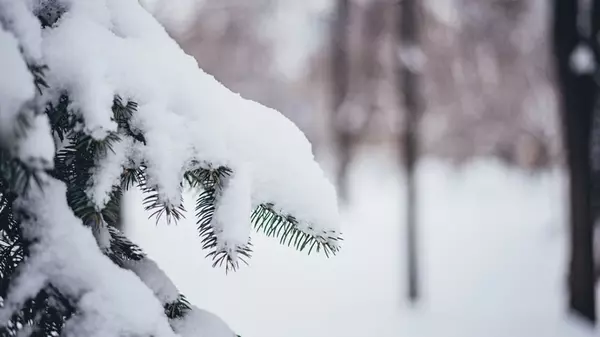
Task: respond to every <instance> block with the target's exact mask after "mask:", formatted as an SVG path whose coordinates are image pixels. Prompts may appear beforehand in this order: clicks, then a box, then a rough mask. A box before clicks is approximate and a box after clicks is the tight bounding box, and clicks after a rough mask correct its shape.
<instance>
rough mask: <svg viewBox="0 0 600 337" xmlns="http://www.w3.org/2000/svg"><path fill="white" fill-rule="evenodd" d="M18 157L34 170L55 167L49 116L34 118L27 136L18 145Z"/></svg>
mask: <svg viewBox="0 0 600 337" xmlns="http://www.w3.org/2000/svg"><path fill="white" fill-rule="evenodd" d="M18 157H19V159H20V160H21V161H22V162H23V163H25V164H26V165H28V166H29V167H30V168H33V169H39V170H42V169H51V168H52V167H54V139H53V138H52V133H51V130H50V121H49V120H48V116H47V115H45V114H43V115H38V116H35V117H33V121H32V123H31V125H30V126H29V127H28V128H27V131H26V133H25V136H24V137H23V139H22V140H20V142H19V143H18Z"/></svg>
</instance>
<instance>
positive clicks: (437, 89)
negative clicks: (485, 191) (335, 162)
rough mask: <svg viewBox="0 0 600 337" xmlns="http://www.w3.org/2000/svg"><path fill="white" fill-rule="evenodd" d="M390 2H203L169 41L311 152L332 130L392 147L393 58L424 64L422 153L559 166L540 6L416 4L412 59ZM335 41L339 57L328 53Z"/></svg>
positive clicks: (509, 0)
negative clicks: (286, 126)
mask: <svg viewBox="0 0 600 337" xmlns="http://www.w3.org/2000/svg"><path fill="white" fill-rule="evenodd" d="M394 3H395V1H394V0H342V1H337V2H336V1H328V0H304V1H296V0H277V1H276V0H253V1H246V0H204V1H202V2H201V5H199V13H200V14H199V15H198V16H197V17H195V18H194V20H193V21H194V22H193V23H190V24H191V25H192V28H190V29H188V30H186V32H185V33H182V34H180V35H179V36H177V39H178V40H179V41H180V43H181V44H182V46H183V48H184V49H186V51H188V53H190V54H191V55H193V56H195V57H196V58H197V60H198V63H199V64H200V66H201V67H203V68H204V69H205V70H206V71H207V72H208V73H210V74H213V75H214V76H215V77H216V78H217V79H219V80H220V81H222V82H223V83H224V84H225V85H227V86H228V87H230V88H232V90H234V91H238V92H240V93H241V94H242V95H243V96H245V97H248V98H251V99H254V100H257V101H259V102H261V103H263V104H266V105H268V106H272V107H274V108H276V109H278V110H280V111H282V112H283V113H284V114H286V115H287V116H288V117H289V118H290V119H292V120H293V121H294V122H296V123H297V124H298V125H299V126H300V127H301V128H302V129H303V131H304V132H305V133H306V134H307V136H308V137H309V139H310V140H311V141H312V143H313V144H314V146H315V147H316V149H317V151H319V150H321V149H323V148H327V147H330V148H331V147H334V146H335V139H336V134H339V133H351V134H352V138H353V139H356V141H355V142H353V143H356V144H362V143H366V144H381V145H389V144H395V143H396V142H397V138H398V133H399V132H400V130H402V122H403V118H402V116H403V112H402V107H401V105H399V104H398V89H397V88H396V85H395V83H396V82H395V81H396V78H395V74H396V67H397V64H396V63H397V57H396V56H400V58H402V57H405V58H411V57H412V58H414V59H415V62H417V63H420V64H421V63H422V64H421V67H422V71H421V75H422V79H421V81H422V95H423V96H424V101H425V107H424V111H423V117H422V120H421V132H420V134H421V143H422V146H421V148H422V151H423V152H424V153H425V154H427V155H434V156H441V157H444V158H448V159H450V160H452V161H453V162H456V163H463V162H464V161H466V160H468V159H469V158H473V157H474V156H495V157H498V158H501V159H502V160H504V161H506V162H507V163H509V164H511V165H517V166H520V167H524V168H543V167H546V166H547V165H551V164H552V163H556V162H557V161H558V160H560V155H559V153H560V141H559V137H557V118H558V115H557V111H556V102H555V93H554V86H553V80H552V77H551V74H552V71H550V70H551V69H549V67H551V66H552V65H551V59H550V55H551V54H550V51H551V45H550V43H549V40H550V36H549V32H550V31H551V27H550V24H551V22H550V20H549V19H548V18H549V16H550V8H549V7H550V5H549V2H548V1H545V0H486V1H480V0H423V1H422V2H421V1H419V3H422V6H419V7H420V8H419V14H420V15H419V25H420V26H421V27H422V28H421V44H422V47H421V49H420V50H417V51H416V53H412V54H414V55H412V54H411V55H409V54H407V53H406V52H405V53H404V54H407V55H398V53H399V51H398V47H396V46H397V43H396V41H395V36H396V31H397V30H396V20H397V18H396V17H395V12H394V10H393V9H394ZM340 12H342V13H340ZM340 15H343V16H344V18H341V19H340V17H339V16H340ZM340 20H341V21H342V23H341V24H342V25H344V26H345V28H344V29H343V30H342V33H341V34H342V36H339V35H340V32H339V30H336V25H339V24H340V23H339V21H340ZM340 39H345V41H342V42H341V45H342V48H343V50H342V51H338V53H339V52H341V53H343V54H344V55H343V56H341V57H343V58H342V59H340V55H339V54H336V51H335V50H333V49H335V47H336V46H339V45H340ZM334 57H335V59H334ZM335 67H342V68H343V69H345V71H344V72H345V73H346V75H345V78H343V79H336V78H335V76H336V72H335V69H334V68H335ZM336 86H337V87H339V86H343V87H344V86H345V87H344V88H337V87H336ZM340 91H342V94H341V95H342V96H343V98H342V99H341V106H340V107H339V108H338V109H336V107H335V104H336V103H335V101H336V100H339V98H337V97H336V96H340V94H339V92H340ZM332 107H333V108H332ZM334 110H336V111H335V112H332V111H334Z"/></svg>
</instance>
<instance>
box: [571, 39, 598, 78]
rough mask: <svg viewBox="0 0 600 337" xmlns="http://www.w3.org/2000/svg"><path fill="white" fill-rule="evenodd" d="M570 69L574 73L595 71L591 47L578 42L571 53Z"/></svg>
mask: <svg viewBox="0 0 600 337" xmlns="http://www.w3.org/2000/svg"><path fill="white" fill-rule="evenodd" d="M570 61H571V69H573V71H575V73H576V74H580V75H581V74H592V73H594V71H596V61H595V60H594V53H593V52H592V49H591V48H590V47H589V46H588V45H586V44H582V43H580V44H579V45H577V47H575V49H574V50H573V52H572V53H571V60H570Z"/></svg>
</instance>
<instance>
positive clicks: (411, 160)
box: [397, 0, 422, 302]
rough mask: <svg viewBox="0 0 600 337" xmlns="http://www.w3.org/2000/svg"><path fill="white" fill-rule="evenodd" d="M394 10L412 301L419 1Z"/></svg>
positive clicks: (415, 291) (415, 293) (405, 0)
mask: <svg viewBox="0 0 600 337" xmlns="http://www.w3.org/2000/svg"><path fill="white" fill-rule="evenodd" d="M398 3H399V8H398V21H397V25H398V27H397V28H398V31H397V38H398V46H397V47H398V48H397V52H398V54H399V55H400V56H399V57H398V58H399V60H398V63H397V64H398V70H397V72H398V73H397V81H398V89H397V90H398V94H399V96H401V97H402V102H403V111H404V113H405V118H404V130H403V132H402V133H401V136H400V139H399V141H400V145H401V146H402V149H403V152H402V153H403V155H404V156H403V157H404V158H403V159H404V161H403V162H404V168H405V171H406V192H407V195H406V197H407V210H406V212H407V213H406V214H407V216H406V228H407V233H406V234H407V235H406V239H407V242H406V247H407V250H408V251H407V258H408V261H407V262H408V298H409V300H410V301H411V302H414V301H416V300H417V299H418V297H419V270H418V260H417V248H418V247H417V228H416V227H417V214H416V213H417V205H416V202H417V196H416V186H415V184H416V182H415V166H416V162H417V155H418V144H417V142H418V134H417V133H418V121H419V116H420V114H421V110H422V102H421V96H420V95H421V93H420V83H419V71H420V66H421V64H420V63H421V60H420V58H421V57H422V55H421V51H420V50H421V49H420V44H419V30H418V8H417V6H418V3H419V0H402V1H399V2H398Z"/></svg>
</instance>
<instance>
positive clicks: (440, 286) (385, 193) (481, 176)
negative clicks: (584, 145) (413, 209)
mask: <svg viewBox="0 0 600 337" xmlns="http://www.w3.org/2000/svg"><path fill="white" fill-rule="evenodd" d="M397 162H398V160H397V158H396V157H395V156H394V151H390V152H382V151H377V150H373V149H369V150H367V151H365V152H363V153H362V154H360V155H359V156H358V164H357V166H356V167H354V168H353V170H352V173H351V179H352V192H353V198H352V202H351V206H350V207H349V209H347V210H346V211H345V212H344V216H343V217H344V219H346V220H347V221H348V225H347V226H346V228H345V241H344V249H343V250H342V251H341V252H340V253H339V255H338V256H336V257H335V258H332V259H325V258H324V257H322V256H318V255H317V256H306V254H305V253H302V252H296V251H294V250H293V249H289V248H288V247H284V246H280V245H279V244H278V243H277V242H273V241H271V240H269V239H266V238H264V237H262V236H261V235H260V234H256V235H254V236H253V242H254V243H255V253H254V256H253V258H252V260H251V261H250V266H249V267H244V268H242V269H241V270H240V271H238V272H236V273H233V274H231V273H230V274H228V275H225V273H224V272H223V271H222V270H219V269H213V268H212V267H211V266H210V261H206V260H205V259H202V258H201V256H202V255H201V254H202V252H201V251H200V249H199V248H198V246H199V245H198V240H199V239H198V238H197V235H195V228H194V226H193V225H192V224H189V225H187V224H186V223H182V225H180V226H177V227H173V226H170V227H166V226H158V227H157V226H154V225H153V224H151V223H148V221H147V220H146V216H145V214H144V212H143V210H142V208H141V206H139V205H138V204H139V201H140V199H139V198H140V196H139V195H137V194H135V195H129V198H130V200H129V201H128V202H131V205H130V206H129V207H128V209H130V210H132V213H131V214H128V215H126V216H127V217H128V219H130V220H129V221H128V222H129V223H133V222H135V225H134V226H133V227H132V228H130V233H131V235H132V239H134V240H136V241H137V242H138V243H140V244H141V246H142V247H144V249H146V251H147V252H148V253H149V254H150V256H152V257H153V258H154V259H156V261H157V262H158V263H159V264H160V265H161V266H163V267H164V269H165V271H166V272H167V273H168V274H169V276H170V277H171V278H172V280H173V281H174V282H175V283H176V284H177V286H178V287H179V289H180V290H181V291H182V293H184V294H186V296H188V298H189V299H190V300H191V301H192V302H194V303H202V306H203V307H206V308H210V309H211V311H212V312H215V313H216V314H218V315H219V316H220V317H222V318H223V319H224V320H226V321H227V322H228V323H229V325H230V326H231V327H232V328H233V330H234V331H236V332H237V333H238V334H241V335H242V336H244V337H279V336H288V337H306V336H310V337H320V336H328V337H591V336H597V332H596V331H589V330H588V329H587V328H586V327H585V326H582V325H580V324H578V322H574V321H572V320H571V319H570V318H568V317H567V316H566V315H565V305H566V298H565V296H564V294H565V292H564V290H565V283H564V280H565V274H564V272H565V262H566V261H565V260H566V258H565V243H566V234H567V233H566V230H565V226H566V222H565V209H564V208H563V207H564V203H563V202H564V200H563V199H564V197H565V191H564V178H563V175H562V174H561V173H560V172H557V171H553V172H549V173H545V174H542V175H539V176H530V175H528V174H525V173H520V172H516V171H510V170H507V169H505V168H504V167H502V166H501V165H500V164H498V163H496V162H477V163H474V164H471V165H468V166H466V167H464V168H462V169H456V170H455V169H454V168H451V167H449V166H447V165H444V164H442V163H439V162H435V161H431V160H427V161H426V162H424V163H422V165H421V166H420V171H419V186H420V188H421V190H420V191H421V197H420V202H419V208H420V210H419V219H420V225H419V227H420V231H419V234H420V238H421V240H420V247H421V249H422V255H421V266H422V280H423V284H422V286H423V292H424V298H423V301H422V303H421V304H419V305H417V306H416V307H414V308H411V307H410V306H409V305H408V304H407V302H406V301H405V300H404V299H405V289H406V288H405V282H404V280H405V278H406V273H405V264H404V260H403V256H404V254H403V252H404V247H405V245H404V243H403V241H402V240H403V226H402V221H401V220H400V219H402V217H403V214H404V206H403V205H404V204H403V196H404V193H403V191H402V190H401V189H400V188H401V187H402V186H403V183H402V179H400V178H399V176H398V175H397V172H398V171H397V170H398V168H397ZM188 199H189V198H188ZM186 202H190V204H191V203H192V202H193V200H186ZM192 257H196V258H192Z"/></svg>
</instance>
